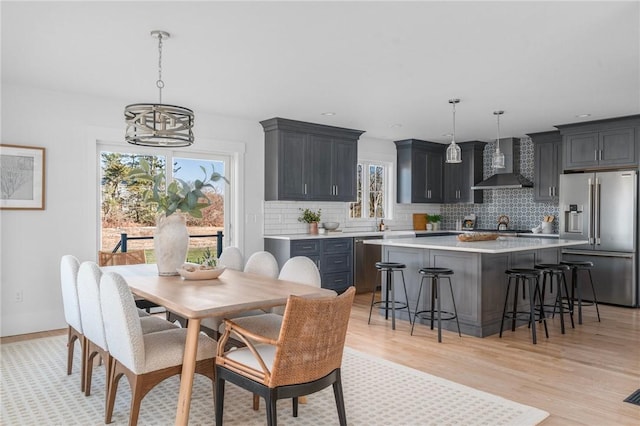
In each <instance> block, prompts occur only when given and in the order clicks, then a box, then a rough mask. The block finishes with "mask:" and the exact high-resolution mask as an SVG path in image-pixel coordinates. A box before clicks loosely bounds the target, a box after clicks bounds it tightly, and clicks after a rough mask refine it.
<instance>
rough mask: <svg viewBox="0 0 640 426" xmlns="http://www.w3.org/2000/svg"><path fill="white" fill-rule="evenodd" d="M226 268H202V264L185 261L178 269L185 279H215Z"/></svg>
mask: <svg viewBox="0 0 640 426" xmlns="http://www.w3.org/2000/svg"><path fill="white" fill-rule="evenodd" d="M225 269H226V268H225V267H224V266H218V267H215V268H202V267H201V266H200V265H194V264H189V263H185V264H184V265H182V267H181V268H178V269H177V271H178V273H179V274H180V276H181V277H182V278H183V279H185V280H213V279H216V278H218V277H219V276H220V275H221V274H222V273H223V272H224V270H225Z"/></svg>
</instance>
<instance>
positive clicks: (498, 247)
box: [364, 235, 588, 254]
mask: <svg viewBox="0 0 640 426" xmlns="http://www.w3.org/2000/svg"><path fill="white" fill-rule="evenodd" d="M364 243H365V244H376V245H380V246H393V247H409V248H420V249H431V250H450V251H463V252H468V253H488V254H497V253H510V252H514V251H527V250H538V249H548V248H559V247H570V246H577V245H581V244H587V243H588V242H587V241H586V240H585V241H583V240H565V239H556V238H518V237H498V239H497V240H493V241H470V242H462V241H458V239H457V238H456V236H455V235H447V236H444V237H430V238H389V239H382V240H365V241H364Z"/></svg>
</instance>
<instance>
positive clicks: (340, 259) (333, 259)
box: [320, 252, 353, 273]
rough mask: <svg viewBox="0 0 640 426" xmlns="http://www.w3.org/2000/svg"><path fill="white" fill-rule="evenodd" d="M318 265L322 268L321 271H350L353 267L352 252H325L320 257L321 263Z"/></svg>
mask: <svg viewBox="0 0 640 426" xmlns="http://www.w3.org/2000/svg"><path fill="white" fill-rule="evenodd" d="M320 267H321V268H322V272H323V273H331V272H338V271H347V272H349V273H351V270H352V267H353V254H352V253H351V252H349V253H337V254H326V255H324V256H323V258H322V264H321V265H320Z"/></svg>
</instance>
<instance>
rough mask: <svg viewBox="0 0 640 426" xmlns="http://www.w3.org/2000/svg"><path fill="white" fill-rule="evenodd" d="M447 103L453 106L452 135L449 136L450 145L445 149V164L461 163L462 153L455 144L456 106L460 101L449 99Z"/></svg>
mask: <svg viewBox="0 0 640 426" xmlns="http://www.w3.org/2000/svg"><path fill="white" fill-rule="evenodd" d="M449 103H450V104H451V105H453V133H452V134H451V143H450V144H449V146H448V147H447V160H446V162H447V163H461V162H462V153H461V151H460V147H459V146H458V145H457V144H456V104H457V103H460V99H449Z"/></svg>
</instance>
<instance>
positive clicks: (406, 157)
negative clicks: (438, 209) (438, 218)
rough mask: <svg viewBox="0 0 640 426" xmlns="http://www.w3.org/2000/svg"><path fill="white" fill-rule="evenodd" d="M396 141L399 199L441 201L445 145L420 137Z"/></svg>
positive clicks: (405, 201) (427, 201)
mask: <svg viewBox="0 0 640 426" xmlns="http://www.w3.org/2000/svg"><path fill="white" fill-rule="evenodd" d="M395 144H396V152H397V156H398V165H397V167H398V169H397V182H398V187H397V202H398V203H401V204H409V203H442V202H443V201H444V185H443V171H444V153H445V148H446V147H444V146H443V145H442V144H439V143H434V142H427V141H422V140H419V139H406V140H401V141H395Z"/></svg>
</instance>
